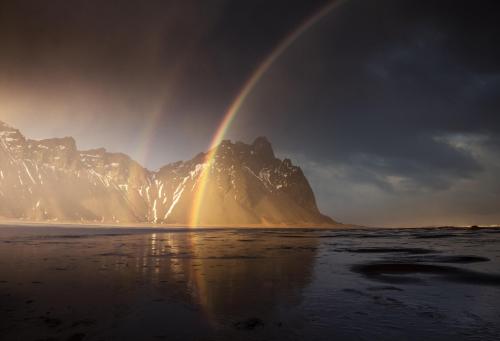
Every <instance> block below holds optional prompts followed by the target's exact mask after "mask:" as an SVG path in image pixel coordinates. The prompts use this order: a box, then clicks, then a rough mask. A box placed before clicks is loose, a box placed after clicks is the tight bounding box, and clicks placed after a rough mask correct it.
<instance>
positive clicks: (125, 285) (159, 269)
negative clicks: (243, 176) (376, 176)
mask: <svg viewBox="0 0 500 341" xmlns="http://www.w3.org/2000/svg"><path fill="white" fill-rule="evenodd" d="M59 232H60V231H59ZM2 239H3V245H2V248H1V249H0V259H2V261H1V262H0V273H1V274H2V276H1V277H2V278H0V280H2V281H3V284H1V285H2V286H1V287H0V290H2V291H1V293H2V294H3V296H2V297H3V301H2V303H5V304H6V306H9V310H8V311H4V312H6V313H7V315H8V319H7V321H8V322H9V323H5V321H3V322H0V326H1V329H0V330H3V331H4V332H5V333H7V335H10V334H16V333H18V332H21V333H24V334H26V337H27V338H29V337H30V336H32V335H38V333H42V334H44V333H45V334H47V335H56V336H60V335H61V333H62V334H63V335H67V336H68V337H70V336H71V335H70V334H71V333H72V332H74V331H75V330H79V328H71V326H73V325H75V324H76V325H79V323H78V321H79V320H86V321H92V322H91V323H87V324H88V326H87V330H86V331H85V335H86V337H91V336H92V335H93V333H94V334H95V335H113V336H116V335H121V337H127V336H130V335H137V334H138V333H139V334H141V333H143V331H142V332H141V331H140V326H139V325H138V324H137V321H133V320H134V318H133V317H134V316H138V315H141V314H142V315H148V314H150V315H151V319H150V320H149V321H148V323H149V324H151V328H155V329H156V330H158V331H159V332H160V334H161V331H162V328H159V329H158V326H159V325H161V324H164V323H165V322H164V321H171V320H172V319H175V317H174V316H173V315H176V314H180V315H183V314H185V316H184V317H183V318H182V319H181V321H178V322H179V324H177V325H172V324H169V325H168V328H164V329H165V330H164V331H165V332H168V333H169V334H170V336H172V335H171V334H172V333H175V335H182V334H183V333H186V331H187V330H189V328H190V326H191V327H192V326H195V329H197V333H199V332H200V331H203V330H210V331H211V332H215V333H218V335H219V336H223V335H225V334H226V332H225V331H224V330H225V329H229V334H230V333H231V329H238V328H239V327H241V328H253V327H254V326H255V325H253V324H252V322H250V324H247V322H246V321H252V319H253V321H257V322H255V323H257V324H258V323H260V322H259V321H264V320H265V321H268V320H269V321H273V323H276V324H279V323H281V322H280V321H279V318H278V317H277V316H278V315H279V311H282V310H286V309H288V308H289V307H290V306H294V305H298V304H300V301H301V290H303V289H304V288H305V287H306V286H307V284H308V283H309V282H310V280H311V276H312V273H313V268H314V260H315V256H316V250H317V247H318V240H317V239H316V238H304V239H300V240H287V239H283V238H281V234H275V233H269V234H268V235H262V234H261V232H243V233H242V232H238V231H213V232H203V233H198V232H167V233H143V234H141V233H131V234H128V235H123V234H117V235H104V236H95V235H92V233H88V231H82V233H80V234H77V233H76V234H75V235H73V236H71V235H64V236H62V235H57V234H56V235H51V234H50V233H48V234H46V235H43V236H39V235H36V233H34V234H31V235H30V234H28V235H27V236H21V237H20V236H17V235H16V236H4V238H2ZM33 283H37V285H34V284H33ZM61 297H64V299H62V300H61V299H60V298H61ZM29 300H31V301H33V302H32V303H33V304H31V305H30V306H29V307H27V306H26V304H24V302H25V301H29ZM35 302H36V304H35ZM27 308H29V309H28V310H27ZM151 309H153V310H152V311H151ZM147 311H149V313H146V312H147ZM46 316H55V317H54V318H55V319H56V320H50V319H49V320H46V319H45V317H46ZM42 317H43V318H42ZM54 321H57V323H55V322H54ZM131 321H133V322H132V323H131ZM54 323H55V324H56V325H54ZM134 325H135V326H134ZM233 327H237V328H233ZM61 328H62V329H61ZM73 329H75V330H73ZM80 329H81V328H80ZM220 333H222V335H221V334H220ZM161 335H163V334H161ZM143 336H144V335H142V336H141V337H143ZM150 336H151V337H153V336H154V335H150ZM156 336H158V335H156ZM228 337H229V336H228ZM146 338H147V337H146Z"/></svg>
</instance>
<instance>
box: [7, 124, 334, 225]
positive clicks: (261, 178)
mask: <svg viewBox="0 0 500 341" xmlns="http://www.w3.org/2000/svg"><path fill="white" fill-rule="evenodd" d="M205 156H206V154H204V153H200V154H198V155H197V156H196V157H195V158H193V159H192V160H189V161H180V162H176V163H172V164H169V165H166V166H164V167H162V168H161V169H160V170H158V171H157V172H152V171H149V170H147V169H145V168H144V167H142V166H141V165H139V164H138V163H137V162H135V161H134V160H132V159H131V158H130V157H128V156H127V155H125V154H120V153H109V152H106V150H104V149H94V150H87V151H79V150H78V149H77V148H76V143H75V141H74V140H73V139H72V138H69V137H66V138H54V139H47V140H40V141H35V140H29V139H26V138H25V137H24V136H23V135H22V134H21V133H20V132H19V131H18V130H17V129H14V128H12V127H10V126H8V125H6V124H5V123H2V122H0V218H3V219H21V220H28V221H61V222H75V223H77V222H83V223H154V224H177V225H187V224H189V223H190V221H191V215H192V212H191V211H192V203H193V200H194V198H195V195H196V193H197V191H198V189H199V188H200V179H201V177H200V176H201V174H202V173H204V172H206V173H205V174H206V186H205V191H204V196H203V200H202V202H201V205H200V208H199V212H198V220H197V221H198V223H199V224H200V225H207V226H212V225H219V226H228V225H239V226H241V225H252V226H253V225H264V226H268V225H269V226H271V225H303V226H308V225H309V226H318V225H335V224H336V223H335V222H334V221H333V220H332V219H331V218H329V217H327V216H324V215H322V214H321V213H320V212H319V210H318V208H317V206H316V201H315V198H314V194H313V192H312V190H311V187H310V186H309V183H308V182H307V179H306V178H305V176H304V174H303V173H302V171H301V169H300V168H299V167H296V166H294V165H292V163H291V161H290V160H288V159H285V160H279V159H277V158H276V157H275V156H274V152H273V150H272V147H271V144H270V143H269V142H268V141H267V139H265V138H263V137H260V138H257V139H256V140H255V142H254V143H252V144H251V145H247V144H244V143H241V142H237V143H231V142H230V141H223V142H222V143H221V144H220V146H219V147H218V148H217V151H216V153H215V156H214V158H213V159H212V160H211V161H210V162H206V160H205Z"/></svg>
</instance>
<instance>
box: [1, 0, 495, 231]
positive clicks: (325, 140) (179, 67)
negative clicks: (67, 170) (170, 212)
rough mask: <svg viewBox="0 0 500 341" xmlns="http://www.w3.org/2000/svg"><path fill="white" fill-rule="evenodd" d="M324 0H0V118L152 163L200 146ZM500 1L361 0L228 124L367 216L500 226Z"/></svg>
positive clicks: (377, 221) (333, 18)
mask: <svg viewBox="0 0 500 341" xmlns="http://www.w3.org/2000/svg"><path fill="white" fill-rule="evenodd" d="M328 4H329V2H328V1H296V2H293V1H229V0H228V1H222V0H221V1H216V0H212V1H192V0H182V1H122V0H120V1H118V0H116V1H89V0H85V1H84V0H81V1H68V0H64V1H63V0H52V1H48V2H43V1H35V0H32V1H14V0H12V1H6V0H2V1H0V42H1V53H0V120H4V121H6V122H7V123H10V124H11V125H14V126H16V127H18V128H19V129H21V130H22V131H23V132H24V133H25V135H27V136H28V137H31V138H45V137H53V136H67V135H70V136H74V137H75V138H76V140H77V144H78V146H79V147H80V148H82V149H85V148H92V147H101V146H103V147H106V148H107V149H108V150H111V151H123V152H126V153H128V154H130V155H131V156H132V157H133V158H135V159H137V160H138V161H140V162H141V163H143V164H145V165H146V166H147V167H149V168H152V169H155V168H158V167H159V166H161V165H163V164H165V163H168V162H172V161H176V160H179V159H190V158H191V157H193V156H194V155H195V154H197V153H198V152H199V151H202V150H205V149H206V148H207V146H208V144H209V141H210V139H211V137H212V135H213V133H214V132H215V130H216V128H217V126H218V125H219V123H220V120H221V119H222V117H223V115H224V113H225V111H226V109H227V107H228V106H229V105H230V103H231V101H232V100H233V99H234V97H235V96H236V95H237V93H238V91H239V90H240V88H241V87H242V85H243V84H244V83H245V80H246V79H247V78H248V77H249V76H250V75H251V74H252V73H253V72H254V70H255V69H256V67H257V66H258V65H259V63H260V62H261V61H262V60H263V59H264V58H266V56H267V55H269V53H271V52H272V50H273V48H275V47H276V46H277V45H278V44H279V43H280V42H281V41H282V40H283V39H284V38H285V37H286V36H287V35H288V34H290V32H292V31H293V30H294V29H295V28H297V27H298V26H300V24H301V23H302V22H303V21H304V20H306V19H307V18H308V17H309V16H311V15H313V14H314V13H316V12H317V11H319V10H321V9H322V8H324V6H327V5H328ZM498 13H500V4H499V3H498V1H494V0H492V1H473V2H472V1H458V0H453V1H452V0H449V1H448V0H440V1H421V0H419V1H413V0H377V1H370V0H351V1H346V2H345V3H344V4H342V5H341V6H339V7H337V8H336V9H335V10H333V11H331V12H329V13H328V14H327V15H326V16H324V17H323V18H322V19H321V20H320V21H319V22H317V23H316V24H315V25H314V26H312V27H311V28H310V29H309V30H308V31H306V32H304V33H303V34H302V35H301V36H300V37H299V38H298V39H297V40H296V41H295V42H294V43H293V44H292V45H291V46H290V47H289V48H288V49H287V50H286V51H285V53H284V54H283V55H281V57H280V58H279V59H278V60H276V62H275V63H274V64H273V65H272V67H271V68H270V69H269V70H268V72H267V73H266V74H265V75H264V76H263V78H262V79H261V80H260V81H259V83H258V84H257V86H256V87H255V89H254V91H253V92H252V93H251V94H250V96H249V97H248V98H247V100H246V101H245V103H244V104H243V107H242V109H241V111H240V112H239V114H238V116H237V117H236V119H235V121H234V124H233V125H232V127H231V128H230V130H229V131H228V134H227V135H228V138H231V139H233V140H234V139H236V140H243V141H246V142H251V141H252V140H253V139H254V138H255V137H256V136H259V135H265V136H267V137H268V138H269V139H270V140H271V142H272V143H273V145H274V148H275V150H276V152H277V154H278V155H279V156H280V157H290V158H291V159H292V160H293V161H294V162H295V163H297V164H298V165H300V166H301V167H302V168H303V169H304V171H305V173H306V175H307V177H308V178H309V180H310V182H311V185H312V187H313V189H314V190H315V193H316V196H317V199H318V203H319V206H320V208H321V210H322V211H323V212H325V213H327V214H330V215H332V216H333V217H334V218H335V219H337V220H340V221H344V222H350V223H358V224H367V225H390V226H397V225H422V224H431V225H436V224H463V225H466V224H498V223H500V176H499V175H498V174H500V134H499V132H500V114H499V112H498V111H499V108H500V65H499V63H500V38H499V37H500V24H499V23H498Z"/></svg>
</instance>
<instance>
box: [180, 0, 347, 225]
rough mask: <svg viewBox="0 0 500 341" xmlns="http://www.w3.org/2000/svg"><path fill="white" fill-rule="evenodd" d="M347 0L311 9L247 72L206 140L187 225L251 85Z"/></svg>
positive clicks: (193, 219)
mask: <svg viewBox="0 0 500 341" xmlns="http://www.w3.org/2000/svg"><path fill="white" fill-rule="evenodd" d="M346 1H347V0H339V1H333V2H331V3H329V4H328V5H326V6H325V7H322V8H321V9H320V10H319V11H317V12H316V13H314V14H313V15H312V16H310V17H308V18H307V19H306V20H305V21H303V22H302V24H301V25H300V26H298V27H297V28H296V29H295V30H294V31H292V32H291V33H290V34H289V35H288V36H286V38H285V39H284V40H282V41H281V42H280V43H279V44H278V45H277V46H276V47H275V48H274V50H272V52H271V53H270V54H269V55H268V56H267V57H266V58H265V59H264V60H263V61H262V62H261V63H260V64H259V66H258V67H257V68H256V69H255V71H254V73H253V74H252V75H251V76H250V78H249V79H248V80H247V81H246V82H245V84H244V85H243V87H242V88H241V90H240V92H239V93H238V95H237V96H236V98H235V99H234V100H233V102H232V103H231V105H230V106H229V108H228V110H227V111H226V113H225V115H224V118H223V119H222V121H221V122H220V124H219V127H218V128H217V130H216V131H215V134H214V136H213V137H212V140H211V142H210V147H209V150H208V152H207V153H206V155H205V162H204V164H205V166H204V168H202V170H201V173H200V175H199V177H198V185H197V187H196V188H195V194H194V199H193V203H192V205H191V211H190V217H189V226H192V227H195V226H199V225H200V224H199V216H200V208H201V204H202V202H203V197H204V195H205V189H206V186H207V182H208V178H209V173H210V163H212V162H213V159H214V155H215V153H216V152H217V147H218V146H219V144H220V143H221V141H222V139H223V138H224V136H225V134H226V132H227V130H228V129H229V127H230V126H231V123H232V121H233V120H234V118H235V117H236V115H237V113H238V111H239V110H240V108H241V106H242V104H243V103H244V102H245V99H246V98H247V97H248V95H249V94H250V93H251V92H252V90H253V88H254V87H255V85H256V84H257V83H258V82H259V80H260V79H261V78H262V76H263V75H264V74H265V73H266V72H267V70H269V68H270V67H271V66H272V65H273V63H274V62H275V61H276V60H277V59H278V58H279V57H280V56H281V55H282V54H283V53H284V52H285V51H286V50H287V49H288V48H289V47H290V46H291V45H292V44H293V43H294V42H295V41H296V40H297V38H299V37H300V36H301V35H302V34H303V33H304V32H306V31H307V30H309V28H311V27H312V26H314V25H315V24H316V23H317V22H318V21H320V20H321V19H322V18H323V17H324V16H326V15H327V14H328V13H330V11H332V10H333V9H334V8H336V7H338V6H339V5H341V4H342V3H344V2H346Z"/></svg>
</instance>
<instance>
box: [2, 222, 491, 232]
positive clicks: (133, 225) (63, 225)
mask: <svg viewBox="0 0 500 341" xmlns="http://www.w3.org/2000/svg"><path fill="white" fill-rule="evenodd" d="M16 226H26V227H29V226H31V227H36V226H38V227H60V228H88V229H100V228H109V229H117V230H120V229H134V230H163V231H184V230H196V231H199V230H249V229H277V230H287V229H290V230H293V229H297V230H299V229H302V230H304V229H306V230H342V229H350V230H356V229H371V230H391V229H444V228H453V229H467V230H470V229H488V228H500V225H489V226H486V225H484V226H481V225H473V226H451V225H443V226H398V227H392V226H361V225H354V224H336V225H284V224H275V225H261V224H254V225H252V224H248V225H203V226H187V225H180V224H148V223H146V224H140V223H131V224H121V223H74V222H61V221H54V222H51V221H19V220H4V221H0V228H4V227H16Z"/></svg>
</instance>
